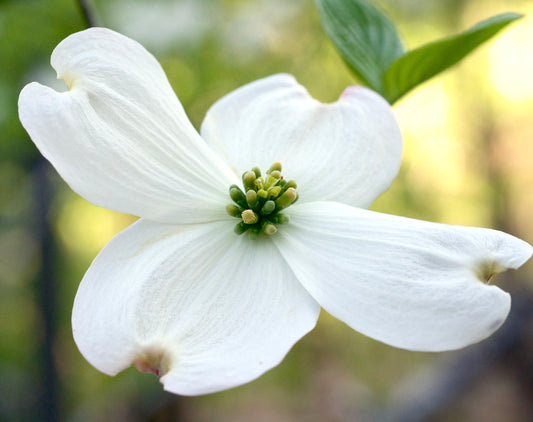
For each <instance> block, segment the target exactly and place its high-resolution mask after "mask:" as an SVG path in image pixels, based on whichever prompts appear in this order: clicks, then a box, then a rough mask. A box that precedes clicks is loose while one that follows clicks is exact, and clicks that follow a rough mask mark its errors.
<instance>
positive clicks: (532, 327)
mask: <svg viewBox="0 0 533 422" xmlns="http://www.w3.org/2000/svg"><path fill="white" fill-rule="evenodd" d="M380 4H381V5H382V7H384V8H385V10H386V11H387V12H388V13H389V14H390V16H392V17H393V19H394V20H395V21H396V22H398V24H399V26H400V30H401V32H402V34H403V35H404V38H405V40H406V43H407V44H408V45H409V46H410V47H416V46H418V45H420V44H422V43H425V42H428V41H430V40H432V39H436V38H438V37H441V36H444V35H448V34H452V33H455V32H458V31H460V30H462V29H466V28H467V27H469V26H471V25H472V24H474V23H476V22H478V21H480V20H482V19H484V18H486V17H489V16H491V15H493V14H496V13H500V12H505V11H515V12H521V13H524V14H526V17H525V18H524V19H522V20H520V21H519V22H517V23H515V24H513V25H511V26H510V27H509V28H508V29H506V30H505V31H504V32H503V33H502V35H501V36H499V37H498V38H497V39H496V40H495V41H492V42H490V43H488V44H485V45H484V46H482V47H481V48H479V49H478V50H477V51H476V52H475V54H473V55H472V56H470V57H469V58H467V59H466V60H464V61H463V62H462V63H461V64H460V65H459V66H456V67H454V68H453V69H451V70H449V71H447V72H446V73H444V74H442V75H440V76H438V77H437V78H435V79H433V80H432V81H431V82H429V83H426V84H425V85H423V86H422V87H420V88H418V89H417V90H416V91H414V92H412V93H411V94H409V95H408V96H407V97H405V98H404V99H403V100H402V101H401V102H400V103H398V104H397V105H396V106H395V111H396V114H397V117H398V120H399V122H400V126H401V129H402V131H403V134H404V137H405V154H404V161H403V164H402V168H401V171H400V174H399V177H398V179H397V180H396V181H395V183H394V184H393V186H392V187H391V189H390V190H389V191H388V192H386V193H385V194H384V195H383V196H382V197H381V198H379V199H378V200H377V202H376V203H375V204H374V205H373V207H372V208H373V209H375V210H379V211H383V212H387V213H392V214H399V215H405V216H410V217H415V218H421V219H426V220H432V221H438V222H445V223H453V224H464V225H473V226H484V227H492V228H498V229H503V230H505V231H508V232H510V233H512V234H514V235H517V236H519V237H521V238H523V239H525V240H527V241H529V242H530V243H532V242H533V218H532V217H531V210H532V209H533V171H532V161H533V139H532V137H533V83H532V75H533V54H532V50H533V1H531V0H506V1H503V0H501V1H498V0H426V1H423V2H421V1H417V0H383V1H381V2H380ZM92 6H93V8H94V12H95V17H96V19H97V22H98V24H99V25H100V26H107V27H110V28H112V29H115V30H118V31H120V32H122V33H124V34H125V35H128V36H130V37H132V38H134V39H136V40H138V41H139V42H141V43H142V44H144V45H145V46H146V47H147V48H148V49H149V50H150V51H151V52H152V53H153V54H155V56H156V57H157V58H158V59H159V60H160V62H161V64H162V66H163V68H164V69H165V71H166V72H167V75H168V77H169V79H170V81H171V83H172V85H173V87H174V89H175V91H176V93H177V94H178V96H179V98H180V99H181V101H182V103H183V105H184V107H185V109H186V110H187V112H188V115H189V116H190V118H191V120H192V122H193V123H194V124H195V125H196V127H199V125H200V123H201V121H202V118H203V116H204V114H205V112H206V110H207V109H208V107H209V106H210V105H211V104H212V103H213V102H214V101H215V100H216V99H218V98H219V97H221V96H222V95H224V94H226V93H228V92H229V91H231V90H233V89H235V88H237V87H238V86H240V85H242V84H244V83H247V82H249V81H252V80H254V79H257V78H260V77H263V76H267V75H270V74H272V73H276V72H289V73H292V74H294V75H295V76H296V77H297V78H298V80H299V81H300V82H301V83H302V84H303V85H305V86H306V87H307V88H308V89H309V91H310V92H311V94H312V95H314V96H315V97H317V98H318V99H320V100H322V101H326V102H329V101H334V100H335V99H336V97H337V96H338V95H339V94H340V93H341V92H342V90H343V89H344V88H345V87H346V85H349V84H353V83H354V82H355V81H354V79H353V78H352V76H351V75H350V73H349V72H348V70H347V68H346V66H345V65H344V63H343V62H342V60H341V59H340V58H339V56H338V55H337V53H336V52H335V50H334V48H333V46H332V44H331V43H330V41H329V40H328V39H327V38H326V36H325V34H324V33H323V31H322V29H321V27H320V23H319V19H318V16H317V13H316V11H315V9H314V6H313V3H312V1H311V0H290V1H286V0H248V1H246V0H167V1H164V0H153V1H149V0H144V1H140V0H139V1H127V0H105V1H104V0H101V1H96V0H95V1H94V2H93V3H92ZM86 25H87V23H86V21H85V19H84V16H83V14H82V13H81V11H80V7H79V4H78V2H77V1H76V0H3V1H2V0H0V421H44V422H48V421H69V422H85V421H117V422H121V421H193V422H195V421H223V422H224V421H254V422H262V421H281V422H284V421H339V422H340V421H363V422H365V421H398V422H399V421H406V422H413V421H436V422H439V421H483V422H493V421H494V422H501V421H505V422H527V421H531V420H533V299H532V297H533V280H532V272H533V265H532V264H531V263H529V264H527V265H526V266H524V267H523V268H522V269H521V270H519V271H517V272H512V273H506V274H504V275H500V276H499V277H498V278H497V280H496V281H495V282H496V283H498V284H499V285H501V286H502V287H503V288H504V289H505V290H508V291H510V292H511V293H512V295H513V311H512V314H511V316H510V317H509V319H508V321H507V322H506V324H505V325H504V326H503V327H502V328H501V329H500V330H499V331H498V333H497V334H496V335H494V336H493V337H491V338H490V339H489V340H487V341H485V342H482V343H480V344H478V345H474V346H471V347H469V348H466V349H464V350H461V351H456V352H448V353H440V354H430V353H413V352H407V351H403V350H399V349H395V348H392V347H389V346H386V345H383V344H381V343H378V342H376V341H373V340H371V339H368V338H366V337H364V336H363V335H361V334H359V333H356V332H354V331H352V330H351V329H350V328H348V327H347V326H345V325H344V324H343V323H341V322H339V321H337V320H335V319H334V318H332V317H331V316H329V315H327V314H326V313H324V312H323V313H322V315H321V318H320V321H319V324H318V326H317V328H316V329H315V330H314V331H313V332H311V333H310V334H309V335H307V336H306V337H305V338H304V339H303V340H302V341H300V342H299V343H298V344H297V345H296V346H295V347H294V348H293V350H292V351H291V352H290V353H289V355H288V356H287V358H286V359H285V360H284V362H283V363H282V364H281V365H280V366H279V367H277V368H275V369H273V370H271V371H270V372H268V373H267V374H265V375H264V376H263V377H261V378H260V379H258V380H256V381H254V382H252V383H250V384H247V385H244V386H242V387H239V388H235V389H233V390H230V391H226V392H222V393H218V394H212V395H208V396H204V397H193V398H186V397H177V396H173V395H170V394H168V393H165V392H163V391H162V389H161V387H160V385H159V383H158V381H157V378H155V377H153V376H149V375H146V374H140V373H138V372H137V371H136V370H134V369H130V370H127V371H125V372H124V373H122V374H120V375H118V376H116V377H114V378H110V377H107V376H105V375H103V374H100V373H99V372H97V371H96V370H95V369H93V368H92V367H91V366H90V365H89V364H88V363H87V362H86V361H85V360H84V359H83V357H82V356H81V355H80V353H79V352H78V350H77V349H76V346H75V344H74V342H73V340H72V335H71V328H70V311H71V306H72V302H73V298H74V295H75V292H76V288H77V285H78V283H79V281H80V280H81V278H82V276H83V274H84V271H85V270H86V269H87V268H88V266H89V264H90V262H91V260H92V259H93V258H94V256H95V255H96V254H97V253H98V251H99V250H100V249H101V248H102V246H103V245H104V244H105V243H106V242H107V241H108V240H109V239H110V238H111V237H112V236H113V235H114V234H116V233H117V232H118V231H120V230H121V229H123V228H124V227H126V226H127V225H129V224H130V223H131V222H132V221H134V220H135V217H132V216H128V215H123V214H119V213H116V212H111V211H108V210H105V209H102V208H98V207H95V206H93V205H91V204H89V203H87V202H86V201H85V200H83V199H82V198H80V197H78V196H77V195H75V194H74V193H73V192H72V191H70V190H69V188H68V187H67V186H66V184H65V183H64V182H63V181H62V180H61V179H60V178H59V177H58V176H57V174H56V173H55V172H54V170H53V169H51V168H50V166H49V165H48V164H47V163H46V162H45V161H44V160H43V159H42V158H41V156H40V154H39V153H38V151H37V150H36V148H35V147H34V146H33V144H32V142H31V141H30V140H29V138H28V136H27V135H26V133H25V132H24V130H23V128H22V126H21V125H20V123H19V121H18V117H17V108H16V103H17V97H18V93H19V92H20V90H21V88H22V87H23V86H24V85H25V84H26V83H28V82H30V81H33V80H37V81H39V82H41V83H45V84H48V85H53V86H56V85H57V86H60V83H59V82H58V81H56V80H55V74H54V72H53V70H52V69H51V68H50V66H49V58H50V53H51V52H52V49H53V48H54V47H55V45H57V43H58V42H59V41H61V40H62V39H63V38H65V37H66V36H67V35H69V34H71V33H72V32H76V31H78V30H81V29H84V28H85V26H86Z"/></svg>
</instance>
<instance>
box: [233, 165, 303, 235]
mask: <svg viewBox="0 0 533 422" xmlns="http://www.w3.org/2000/svg"><path fill="white" fill-rule="evenodd" d="M242 183H243V186H244V191H243V190H242V189H240V188H239V187H238V186H237V185H231V186H230V188H229V196H230V197H231V199H232V201H233V203H232V204H228V205H227V206H226V211H227V213H228V214H229V215H231V216H232V217H236V218H238V219H239V220H240V221H239V222H238V223H237V225H236V226H235V233H237V234H243V233H248V234H249V236H250V239H257V238H258V237H259V235H260V234H261V233H265V234H267V235H273V234H275V233H276V232H277V231H278V229H277V226H278V225H279V224H283V223H287V222H288V221H289V216H288V215H285V214H282V213H281V212H280V211H281V210H283V209H285V208H287V207H288V206H290V205H292V204H293V203H294V202H296V200H297V199H298V193H297V192H296V182H295V181H294V180H289V181H286V180H285V179H283V176H282V175H281V163H274V164H272V165H271V166H270V168H269V169H268V171H267V172H266V175H265V177H262V176H261V170H259V168H257V167H254V168H253V169H251V170H249V171H247V172H245V173H244V174H243V175H242Z"/></svg>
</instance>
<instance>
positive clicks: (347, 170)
mask: <svg viewBox="0 0 533 422" xmlns="http://www.w3.org/2000/svg"><path fill="white" fill-rule="evenodd" d="M52 66H53V67H54V68H55V69H56V71H57V74H58V77H59V78H61V79H62V80H63V81H65V83H66V85H67V87H68V91H66V92H56V91H55V90H53V89H51V88H48V87H46V86H42V85H40V84H38V83H30V84H29V85H27V86H26V87H25V88H24V89H23V91H22V93H21V95H20V99H19V114H20V119H21V121H22V123H23V125H24V127H25V128H26V130H27V131H28V133H29V134H30V136H31V138H32V140H33V141H34V142H35V144H36V145H37V147H38V148H39V150H40V151H41V153H42V154H43V155H44V156H45V157H46V158H47V159H48V160H49V161H50V162H51V163H52V164H53V165H54V167H55V168H56V169H57V171H58V172H59V174H60V175H61V176H62V177H63V178H64V179H65V181H66V182H67V183H68V184H69V185H70V186H71V188H72V189H73V190H74V191H76V192H77V193H79V194H80V195H82V196H83V197H84V198H86V199H87V200H89V201H91V202H92V203H94V204H96V205H99V206H103V207H107V208H110V209H113V210H117V211H122V212H125V213H131V214H135V215H138V216H140V217H141V218H140V219H139V220H138V221H137V222H136V223H134V224H133V225H132V226H130V227H129V228H127V229H126V230H124V231H123V232H121V233H119V234H118V235H117V236H116V237H115V238H114V239H112V240H111V241H110V242H109V244H108V245H107V246H106V247H105V248H104V249H103V250H102V251H101V252H100V254H99V255H98V256H97V257H96V259H95V260H94V262H93V263H92V265H91V267H90V268H89V270H88V271H87V273H86V275H85V277H84V278H83V280H82V282H81V285H80V287H79V290H78V292H77V295H76V299H75V302H74V309H73V315H72V325H73V332H74V339H75V341H76V343H77V345H78V347H79V349H80V351H81V353H82V354H83V355H84V356H85V357H86V359H87V360H88V361H89V362H90V363H91V364H92V365H94V366H95V367H96V368H97V369H99V370H100V371H102V372H104V373H106V374H110V375H114V374H116V373H118V372H120V371H122V370H123V369H125V368H127V367H129V366H131V365H135V366H137V368H139V369H140V370H142V371H147V372H154V373H156V374H157V375H159V376H160V377H161V378H160V380H161V382H162V383H163V384H164V388H165V389H166V390H168V391H171V392H174V393H178V394H184V395H194V394H203V393H209V392H214V391H218V390H222V389H226V388H230V387H233V386H236V385H239V384H242V383H245V382H248V381H250V380H252V379H254V378H256V377H258V376H259V375H261V374H262V373H264V372H265V371H266V370H268V369H270V368H272V367H274V366H275V365H277V364H278V363H279V362H280V361H281V360H282V359H283V357H284V356H285V354H286V353H287V352H288V351H289V349H290V348H291V347H292V346H293V345H294V343H295V342H296V341H298V340H299V339H300V338H301V337H302V336H303V335H305V334H306V333H307V332H308V331H310V330H311V329H312V328H313V327H314V325H315V323H316V321H317V318H318V315H319V312H320V307H321V306H322V307H323V308H324V309H325V310H326V311H328V312H329V313H331V314H332V315H334V316H335V317H337V318H339V319H340V320H342V321H344V322H345V323H346V324H348V325H349V326H350V327H352V328H353V329H355V330H357V331H359V332H361V333H363V334H365V335H367V336H370V337H372V338H374V339H377V340H379V341H382V342H385V343H387V344H390V345H393V346H396V347H401V348H405V349H410V350H427V351H440V350H449V349H456V348H460V347H463V346H466V345H468V344H471V343H474V342H477V341H480V340H481V339H484V338H485V337H487V336H489V335H490V334H491V333H493V332H494V331H495V330H496V329H497V328H498V327H499V326H500V325H501V324H502V323H503V321H504V320H505V318H506V316H507V314H508V312H509V307H510V297H509V295H508V294H507V293H505V292H503V291H502V290H500V289H499V288H498V287H496V286H493V285H488V284H487V283H486V281H487V280H488V279H489V278H490V277H491V276H492V275H493V274H494V273H497V272H500V271H502V270H504V269H506V268H517V267H519V266H520V265H521V264H522V263H524V262H525V261H526V260H527V259H528V258H529V257H530V255H531V247H530V246H529V245H528V244H527V243H525V242H523V241H521V240H519V239H517V238H514V237H512V236H510V235H508V234H505V233H501V232H498V231H494V230H488V229H480V228H467V227H459V226H450V225H442V224H435V223H429V222H423V221H417V220H412V219H407V218H402V217H396V216H391V215H384V214H380V213H376V212H371V211H368V210H365V209H364V208H366V207H368V206H369V205H370V204H371V202H372V201H373V200H374V199H375V198H376V197H377V196H378V195H380V194H381V193H382V192H384V191H385V190H386V189H387V188H388V186H389V185H390V183H391V182H392V180H393V179H394V177H395V176H396V174H397V171H398V167H399V164H400V157H401V149H402V142H401V136H400V132H399V129H398V127H397V124H396V121H395V119H394V116H393V113H392V110H391V108H390V106H389V105H388V104H387V103H386V102H385V101H384V100H383V99H382V98H381V97H379V96H378V95H377V94H375V93H373V92H371V91H370V90H368V89H365V88H360V87H349V88H347V89H346V90H345V91H344V92H343V94H342V95H341V97H340V98H339V100H338V101H337V102H335V103H332V104H322V103H320V102H318V101H316V100H314V99H312V98H311V97H310V96H309V94H308V93H307V92H306V90H305V89H304V88H303V87H301V86H300V85H298V84H297V83H296V81H295V80H294V78H293V77H292V76H289V75H275V76H271V77H268V78H265V79H261V80H258V81H256V82H253V83H250V84H248V85H246V86H244V87H242V88H240V89H238V90H236V91H235V92H233V93H230V94H229V95H227V96H225V97H224V98H222V99H221V100H219V101H218V102H217V103H215V104H214V105H213V106H212V107H211V109H210V110H209V111H208V113H207V116H206V118H205V121H204V122H203V125H202V128H201V136H200V135H199V134H198V133H197V132H196V131H195V129H194V128H193V126H192V125H191V123H190V122H189V120H188V119H187V117H186V115H185V112H184V111H183V108H182V106H181V104H180V103H179V101H178V99H177V98H176V96H175V95H174V93H173V91H172V89H171V87H170V85H169V83H168V81H167V78H166V77H165V74H164V72H163V70H162V69H161V67H160V65H159V64H158V62H157V61H156V60H155V59H154V57H153V56H152V55H150V54H149V53H148V52H147V51H146V50H145V49H144V48H143V47H142V46H141V45H139V44H138V43H136V42H135V41H132V40H131V39H128V38H126V37H124V36H122V35H120V34H117V33H115V32H112V31H110V30H107V29H102V28H98V29H89V30H86V31H83V32H79V33H77V34H74V35H71V36H69V37H68V38H66V39H65V40H64V41H62V42H61V43H60V44H59V45H58V46H57V47H56V49H55V50H54V52H53V54H52ZM280 163H282V164H283V168H282V167H281V164H280ZM265 170H266V172H265ZM282 174H283V176H282ZM238 175H243V176H242V179H241V176H238ZM285 176H287V177H285Z"/></svg>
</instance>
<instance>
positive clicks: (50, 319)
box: [30, 157, 59, 422]
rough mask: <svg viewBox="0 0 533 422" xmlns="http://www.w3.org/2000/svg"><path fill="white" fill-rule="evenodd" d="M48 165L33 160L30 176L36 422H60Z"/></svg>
mask: <svg viewBox="0 0 533 422" xmlns="http://www.w3.org/2000/svg"><path fill="white" fill-rule="evenodd" d="M48 168H49V167H48V163H47V162H46V160H45V159H44V158H42V157H41V158H39V159H38V160H36V161H35V162H34V163H33V165H32V167H31V172H30V177H31V183H32V190H33V197H34V198H35V202H34V205H35V207H34V210H33V215H32V218H33V228H34V233H35V238H36V239H37V241H38V244H39V252H40V256H41V262H40V267H41V268H40V272H39V274H38V275H37V280H36V291H37V297H36V300H37V304H38V309H39V314H38V315H39V317H40V319H41V321H40V323H41V325H40V328H41V330H42V332H41V333H40V335H39V336H37V338H38V341H39V342H40V343H39V344H38V346H37V347H38V350H39V355H38V360H39V362H38V363H39V369H40V374H39V378H40V383H39V384H40V388H39V389H38V391H37V393H38V395H39V397H38V401H37V406H36V413H37V415H36V418H35V420H38V421H42V422H52V421H57V420H59V415H58V408H59V406H58V388H57V387H58V383H57V378H58V377H57V368H56V365H55V362H54V356H53V349H54V343H55V339H56V316H57V315H56V309H57V306H56V304H57V300H56V299H57V297H56V283H55V274H54V262H55V255H56V254H55V242H54V235H53V233H52V226H51V222H50V220H49V218H48V216H49V211H50V205H51V201H52V200H51V198H52V186H51V182H50V178H49V175H48Z"/></svg>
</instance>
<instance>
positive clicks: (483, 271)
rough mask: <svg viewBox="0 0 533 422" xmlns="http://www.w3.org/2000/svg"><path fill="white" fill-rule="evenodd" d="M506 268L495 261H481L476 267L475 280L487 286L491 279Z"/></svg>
mask: <svg viewBox="0 0 533 422" xmlns="http://www.w3.org/2000/svg"><path fill="white" fill-rule="evenodd" d="M506 269H507V268H506V267H504V266H503V265H501V264H500V263H499V262H496V261H482V262H480V263H479V264H478V266H477V267H476V276H477V278H478V279H479V280H480V281H482V282H483V283H485V284H489V283H490V281H491V279H492V277H494V276H495V275H496V274H499V273H501V272H503V271H505V270H506Z"/></svg>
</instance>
